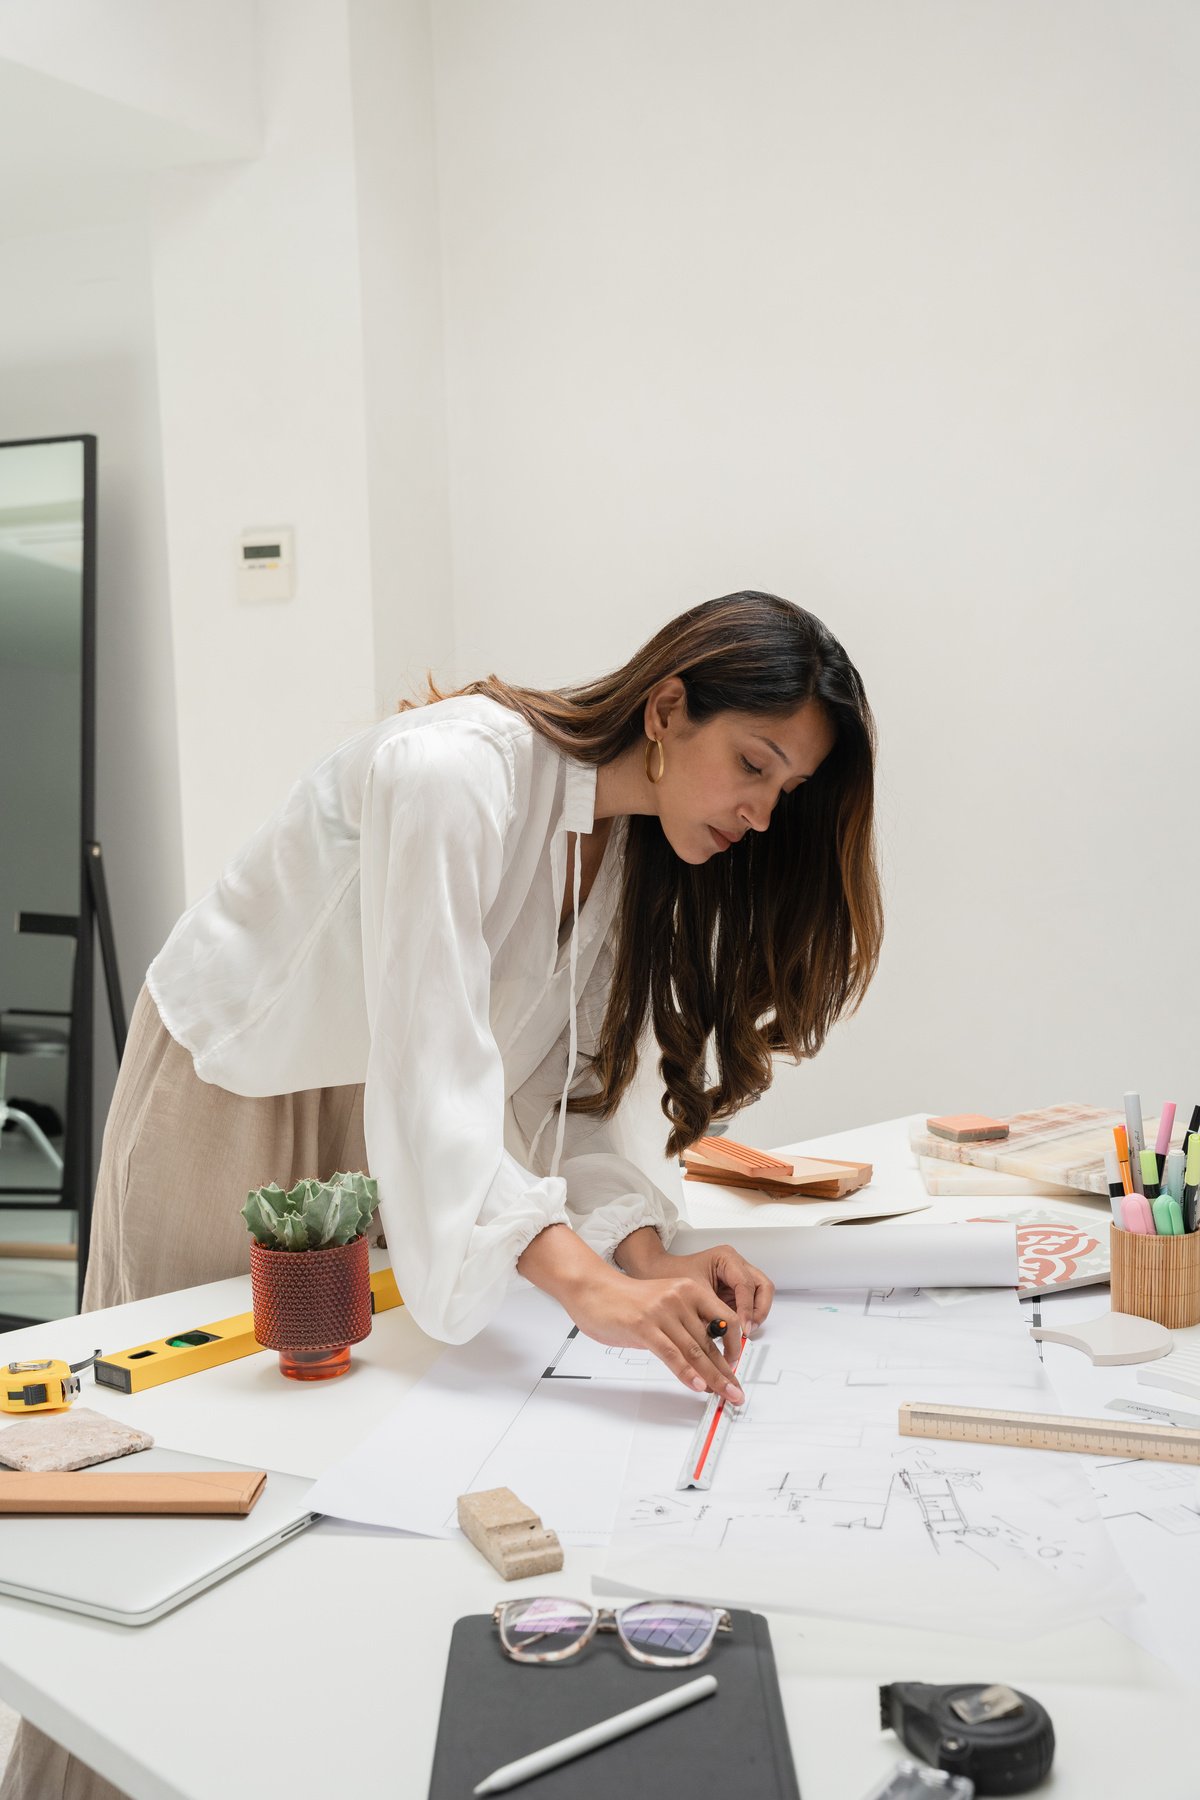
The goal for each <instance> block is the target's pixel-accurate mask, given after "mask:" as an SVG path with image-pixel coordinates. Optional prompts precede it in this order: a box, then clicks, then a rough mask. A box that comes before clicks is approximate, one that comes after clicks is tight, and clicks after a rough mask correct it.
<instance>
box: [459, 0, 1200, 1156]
mask: <svg viewBox="0 0 1200 1800" xmlns="http://www.w3.org/2000/svg"><path fill="white" fill-rule="evenodd" d="M435 19H436V35H435V42H436V50H437V55H436V65H435V66H436V79H437V91H436V109H437V125H438V149H439V181H440V192H441V202H442V229H443V241H444V246H445V252H444V254H445V261H444V284H445V308H446V354H447V382H448V418H449V445H450V477H451V493H452V519H453V553H454V567H455V607H456V646H457V665H458V673H459V674H460V675H462V676H464V677H465V676H467V675H470V674H472V673H476V672H479V671H482V670H484V669H488V668H493V667H498V668H502V669H503V670H505V671H506V672H509V673H511V674H513V675H515V676H517V677H518V678H519V679H522V680H526V681H543V682H554V681H560V680H563V679H565V678H569V677H579V676H583V675H586V674H588V673H590V672H593V671H595V670H598V669H599V668H601V667H605V666H609V665H611V664H612V663H614V662H615V661H617V660H620V659H622V658H623V657H624V656H625V655H626V654H627V653H628V651H629V650H630V649H631V648H632V647H633V646H634V645H635V644H636V643H637V642H639V641H640V640H641V639H642V638H643V637H644V636H646V635H647V634H648V633H649V632H650V631H651V630H652V629H654V628H656V627H657V626H658V625H659V624H660V623H662V622H663V621H664V620H665V619H667V618H668V617H669V616H671V614H672V613H673V612H675V611H677V610H678V609H680V608H681V607H683V606H685V605H689V604H691V603H693V602H694V601H696V600H699V599H704V598H707V597H709V596H712V595H715V594H720V593H723V592H727V591H729V590H731V589H734V588H738V587H743V586H763V587H767V588H770V589H773V590H775V591H777V592H780V593H783V594H786V595H789V596H790V597H792V598H793V599H796V600H798V601H800V602H801V603H803V604H805V605H807V606H809V607H811V608H812V609H813V610H814V611H816V612H818V613H819V614H820V615H821V616H822V617H823V618H825V619H826V621H827V622H828V623H829V624H830V626H831V627H832V628H833V629H834V630H835V631H836V632H837V634H838V635H839V636H840V637H841V638H842V640H843V641H844V643H845V644H846V646H847V648H848V650H849V651H850V653H851V655H852V656H853V657H854V659H855V660H856V661H857V663H858V665H859V667H860V669H861V671H862V673H863V676H864V679H865V681H866V685H867V690H868V693H869V694H870V696H871V698H872V701H873V703H874V706H875V709H876V712H877V714H878V719H879V726H880V735H881V745H882V749H881V757H880V772H879V774H880V807H879V816H880V827H881V836H882V855H883V866H884V873H885V877H886V882H887V893H888V937H887V943H886V947H885V954H884V961H883V965H882V969H881V972H880V975H879V977H878V980H877V982H876V984H875V986H874V988H873V989H872V991H871V993H870V995H869V997H868V1000H867V1002H866V1004H865V1006H864V1008H863V1010H862V1012H861V1014H860V1015H859V1017H858V1018H857V1019H856V1020H855V1021H854V1022H853V1023H851V1024H849V1025H843V1026H842V1027H841V1028H839V1029H838V1030H837V1031H836V1032H835V1034H834V1036H833V1037H832V1039H831V1041H830V1043H829V1045H828V1047H827V1048H826V1050H825V1051H824V1053H823V1054H822V1056H821V1057H820V1058H819V1059H818V1060H817V1061H816V1062H815V1063H814V1064H812V1065H810V1066H809V1067H807V1068H805V1069H803V1070H801V1071H798V1072H797V1071H793V1070H785V1071H783V1072H782V1073H781V1074H780V1077H779V1079H778V1081H777V1083H776V1085H775V1088H774V1089H773V1090H772V1092H771V1094H770V1096H769V1098H767V1099H765V1100H764V1101H762V1102H760V1103H759V1105H758V1106H757V1108H756V1109H754V1111H753V1112H752V1113H751V1114H749V1115H747V1116H746V1117H745V1118H744V1119H743V1120H742V1121H741V1123H740V1125H739V1129H740V1130H742V1131H744V1132H745V1134H746V1135H747V1136H749V1137H750V1138H751V1139H752V1140H755V1141H761V1142H767V1143H771V1142H776V1143H777V1142H782V1141H785V1140H787V1139H788V1138H795V1137H800V1136H803V1135H807V1134H811V1133H814V1132H817V1131H823V1130H833V1129H837V1128H840V1127H843V1126H847V1125H850V1124H852V1123H854V1122H855V1121H858V1120H861V1119H864V1118H869V1117H873V1116H889V1115H894V1114H897V1113H901V1112H906V1111H908V1110H918V1109H920V1108H922V1107H930V1108H936V1109H939V1110H943V1109H944V1110H958V1109H966V1108H970V1109H975V1108H979V1109H982V1110H985V1111H986V1110H994V1111H1007V1110H1009V1109H1012V1108H1017V1107H1021V1106H1025V1105H1037V1104H1045V1103H1048V1102H1051V1101H1056V1100H1062V1099H1069V1098H1074V1099H1083V1100H1091V1101H1095V1102H1100V1103H1113V1102H1119V1096H1120V1094H1121V1092H1122V1091H1123V1090H1124V1089H1125V1088H1127V1087H1131V1086H1139V1087H1141V1088H1142V1090H1143V1091H1144V1093H1145V1094H1146V1096H1147V1100H1148V1104H1150V1105H1151V1106H1155V1105H1157V1102H1158V1101H1159V1100H1160V1099H1161V1098H1163V1097H1173V1098H1177V1099H1178V1100H1179V1102H1180V1104H1181V1105H1183V1104H1189V1105H1190V1103H1191V1101H1192V1100H1193V1099H1196V1098H1200V1068H1198V1067H1197V1065H1196V1059H1195V1056H1194V1054H1193V1053H1192V1051H1191V1038H1192V1033H1191V1029H1190V1022H1189V1018H1188V1012H1189V1007H1188V1003H1187V1001H1186V998H1185V995H1184V993H1183V992H1182V991H1181V983H1182V982H1183V981H1184V976H1183V971H1184V970H1185V969H1186V968H1187V967H1188V966H1189V965H1190V961H1191V960H1192V956H1193V938H1194V931H1193V929H1192V903H1191V895H1192V894H1193V893H1194V892H1195V890H1196V880H1197V875H1198V874H1200V857H1198V856H1197V852H1196V848H1195V832H1194V828H1193V827H1192V825H1191V821H1192V820H1193V818H1194V815H1195V807H1196V800H1195V771H1196V756H1195V754H1194V752H1193V749H1192V745H1193V743H1194V741H1195V730H1194V726H1193V723H1192V715H1191V712H1190V707H1191V704H1192V690H1193V686H1194V678H1193V671H1194V670H1195V668H1196V665H1197V652H1198V651H1200V626H1198V625H1197V610H1196V607H1195V602H1194V594H1193V590H1194V579H1195V569H1196V550H1197V524H1196V517H1197V515H1196V508H1195V502H1194V495H1195V483H1196V473H1197V423H1196V421H1197V417H1198V416H1200V414H1198V411H1197V402H1198V400H1200V391H1198V389H1200V368H1198V364H1197V356H1196V348H1195V344H1196V339H1195V329H1194V321H1195V317H1196V302H1197V285H1198V284H1197V277H1198V274H1200V258H1198V253H1197V246H1196V238H1195V233H1194V231H1193V230H1192V228H1191V223H1190V220H1191V209H1192V185H1193V183H1192V171H1193V170H1194V168H1195V167H1196V164H1197V158H1198V156H1200V123H1198V118H1200V115H1197V112H1196V109H1195V106H1194V104H1193V96H1194V93H1195V89H1196V81H1197V75H1198V73H1200V42H1198V38H1200V23H1198V21H1197V16H1196V14H1195V12H1194V10H1192V9H1188V8H1183V7H1179V6H1176V5H1170V4H1152V5H1150V6H1146V5H1144V4H1137V5H1135V4H1132V3H1126V0H1103V4H1100V5H1097V4H1094V3H1089V4H1086V5H1085V4H1082V3H1081V0H1056V4H1054V5H1051V6H1046V5H1044V4H1043V3H1042V0H1036V3H1035V0H975V3H974V4H972V5H971V6H969V7H965V6H962V5H958V4H953V3H950V0H906V4H905V5H903V6H895V5H892V4H885V3H883V0H843V4H840V5H838V6H836V7H831V6H829V5H825V4H816V3H815V0H812V3H797V0H746V3H745V4H743V5H741V6H739V7H736V8H731V7H728V6H726V5H724V4H719V3H718V0H693V3H692V4H690V5H689V6H688V7H686V8H684V9H681V8H679V7H678V6H676V5H673V4H666V3H665V0H663V3H657V4H656V3H651V4H647V0H610V4H608V5H606V6H604V7H586V6H577V5H567V6H562V5H559V4H550V3H549V0H508V3H507V4H505V5H504V6H502V7H498V6H495V5H492V4H489V3H488V0H438V3H437V5H436V9H435ZM1193 1090H1195V1091H1193Z"/></svg>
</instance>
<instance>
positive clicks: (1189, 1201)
mask: <svg viewBox="0 0 1200 1800" xmlns="http://www.w3.org/2000/svg"><path fill="white" fill-rule="evenodd" d="M1197 1188H1200V1131H1196V1132H1193V1133H1192V1141H1191V1143H1190V1144H1189V1145H1188V1153H1187V1160H1186V1161H1185V1163H1184V1166H1183V1229H1184V1230H1185V1231H1195V1229H1196V1190H1197Z"/></svg>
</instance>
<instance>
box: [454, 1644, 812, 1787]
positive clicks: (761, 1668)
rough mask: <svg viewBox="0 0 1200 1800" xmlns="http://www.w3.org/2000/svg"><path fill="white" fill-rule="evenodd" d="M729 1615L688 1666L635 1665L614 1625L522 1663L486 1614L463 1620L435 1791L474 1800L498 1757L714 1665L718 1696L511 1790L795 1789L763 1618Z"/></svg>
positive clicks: (524, 1751)
mask: <svg viewBox="0 0 1200 1800" xmlns="http://www.w3.org/2000/svg"><path fill="white" fill-rule="evenodd" d="M730 1617H731V1619H732V1621H733V1631H732V1633H731V1634H730V1635H729V1636H728V1637H726V1636H724V1635H722V1636H721V1637H718V1638H717V1640H716V1641H715V1643H714V1644H713V1647H712V1649H711V1650H710V1652H709V1654H708V1655H707V1656H706V1657H705V1659H704V1661H703V1662H702V1663H698V1664H697V1665H696V1666H695V1667H694V1668H690V1669H647V1668H643V1667H639V1665H638V1664H636V1663H633V1662H630V1661H629V1659H628V1657H627V1656H626V1655H625V1652H624V1650H622V1648H621V1645H620V1643H619V1642H618V1640H617V1638H616V1636H615V1634H609V1633H604V1634H603V1635H600V1634H598V1635H597V1636H596V1637H594V1638H593V1639H592V1641H591V1643H590V1644H588V1645H587V1647H586V1648H585V1649H584V1650H583V1651H582V1652H581V1653H580V1655H578V1656H574V1657H572V1658H571V1659H570V1660H569V1661H568V1662H565V1663H557V1664H556V1663H550V1664H545V1663H543V1664H541V1665H528V1664H523V1663H515V1662H513V1661H512V1660H511V1659H510V1658H509V1657H507V1656H505V1655H504V1652H503V1651H502V1650H501V1648H500V1634H499V1632H498V1631H497V1629H496V1627H495V1625H494V1624H493V1623H492V1619H491V1615H490V1614H488V1613H480V1614H476V1615H473V1616H472V1617H470V1618H466V1619H459V1621H458V1623H457V1624H456V1625H455V1627H454V1633H453V1636H452V1637H451V1639H450V1658H449V1662H448V1664H447V1667H446V1684H445V1687H444V1688H443V1689H442V1714H441V1718H440V1720H439V1721H438V1734H437V1746H436V1749H435V1750H434V1755H433V1779H432V1781H431V1782H430V1785H429V1800H468V1796H469V1795H470V1794H471V1792H472V1789H473V1788H474V1787H475V1785H476V1783H477V1782H480V1781H482V1780H483V1778H484V1776H485V1775H490V1774H491V1773H492V1771H493V1769H498V1768H499V1767H500V1766H501V1764H503V1763H509V1762H515V1761H516V1759H517V1757H518V1756H528V1754H529V1753H530V1751H531V1750H540V1749H541V1748H542V1747H543V1745H545V1744H553V1743H555V1742H557V1740H558V1739H559V1738H564V1737H569V1736H570V1735H571V1733H572V1732H573V1731H582V1730H583V1728H584V1727H585V1726H586V1725H595V1724H597V1723H598V1722H599V1720H601V1719H608V1718H611V1717H612V1715H613V1713H618V1712H624V1710H625V1708H626V1707H629V1706H636V1705H637V1703H638V1701H639V1700H650V1699H652V1698H653V1697H654V1695H656V1694H660V1693H662V1691H663V1690H664V1688H671V1687H682V1686H683V1684H684V1683H685V1682H688V1681H694V1680H695V1679H696V1677H697V1675H710V1674H711V1675H715V1676H716V1678H717V1692H716V1693H715V1694H714V1695H713V1696H712V1698H711V1699H708V1700H700V1701H697V1702H696V1704H695V1705H693V1706H686V1707H684V1708H683V1709H682V1711H680V1712H677V1713H670V1714H668V1716H667V1717H666V1718H665V1719H656V1720H655V1721H654V1723H653V1724H651V1725H644V1726H643V1727H642V1728H641V1729H640V1730H639V1731H633V1732H630V1734H629V1736H628V1737H623V1738H617V1739H616V1740H615V1741H614V1742H613V1743H610V1744H603V1745H601V1747H600V1748H599V1749H597V1750H590V1751H588V1752H587V1754H586V1755H584V1756H578V1757H576V1758H575V1759H574V1761H573V1762H568V1763H563V1764H562V1766H561V1767H560V1768H557V1769H549V1770H547V1771H546V1773H545V1774H544V1775H535V1776H534V1777H533V1779H532V1780H531V1781H526V1782H523V1783H522V1784H521V1785H520V1786H519V1787H515V1788H513V1789H512V1790H511V1792H512V1793H513V1795H514V1797H515V1800H523V1797H527V1800H613V1795H614V1794H618V1795H620V1796H621V1800H669V1797H673V1796H675V1795H677V1794H684V1793H695V1794H696V1795H713V1794H726V1795H729V1796H730V1797H731V1800H733V1797H735V1796H736V1800H800V1790H799V1788H798V1787H797V1785H796V1773H795V1769H794V1767H793V1765H792V1753H791V1749H790V1747H789V1745H788V1735H787V1727H786V1725H785V1724H784V1719H783V1702H782V1700H781V1699H780V1695H779V1679H778V1677H777V1675H776V1673H775V1657H774V1654H773V1652H772V1650H771V1636H770V1633H769V1631H768V1630H767V1621H766V1620H765V1619H764V1618H763V1616H762V1614H761V1613H751V1612H731V1614H730Z"/></svg>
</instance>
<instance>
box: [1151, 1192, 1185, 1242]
mask: <svg viewBox="0 0 1200 1800" xmlns="http://www.w3.org/2000/svg"><path fill="white" fill-rule="evenodd" d="M1150 1210H1151V1212H1152V1213H1153V1214H1154V1229H1155V1231H1156V1232H1157V1233H1158V1235H1159V1237H1182V1236H1183V1214H1182V1212H1181V1211H1180V1209H1179V1202H1178V1200H1172V1198H1171V1196H1170V1194H1160V1195H1159V1196H1158V1199H1157V1200H1156V1201H1155V1202H1154V1205H1153V1206H1152V1207H1151V1209H1150Z"/></svg>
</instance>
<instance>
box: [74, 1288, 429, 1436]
mask: <svg viewBox="0 0 1200 1800" xmlns="http://www.w3.org/2000/svg"><path fill="white" fill-rule="evenodd" d="M403 1304H404V1303H403V1301H402V1300H401V1298H400V1290H399V1288H398V1287H397V1286H396V1277H395V1276H394V1275H393V1274H392V1271H391V1270H390V1269H376V1271H375V1273H374V1274H373V1275H372V1277H371V1311H372V1312H373V1313H377V1312H387V1311H388V1310H389V1308H391V1307H393V1306H402V1305H403ZM261 1349H262V1345H261V1344H260V1343H259V1342H258V1340H257V1338H256V1337H255V1335H254V1314H253V1313H252V1312H247V1313H236V1314H235V1315H234V1317H233V1318H231V1319H217V1320H216V1321H215V1322H214V1323H213V1324H211V1325H199V1326H196V1327H194V1328H193V1329H191V1330H189V1331H177V1332H175V1333H174V1334H173V1335H172V1336H171V1337H165V1338H155V1339H154V1340H153V1341H152V1342H151V1343H149V1344H138V1345H137V1346H136V1348H135V1349H133V1350H119V1351H117V1352H116V1354H115V1355H113V1356H103V1357H102V1356H100V1355H99V1353H97V1357H96V1363H95V1368H94V1371H93V1373H94V1374H95V1377H96V1380H97V1382H98V1383H99V1385H100V1386H101V1387H107V1388H115V1389H116V1391H117V1392H118V1393H120V1394H140V1393H141V1391H142V1389H143V1388H151V1387H158V1386H159V1385H160V1384H161V1383H162V1382H164V1381H175V1380H177V1379H178V1378H179V1376H181V1375H197V1374H199V1372H200V1371H201V1370H202V1369H216V1368H219V1367H220V1365H221V1364H222V1363H228V1362H236V1361H237V1359H238V1358H239V1357H240V1356H253V1355H254V1354H255V1353H256V1351H259V1350H261ZM56 1366H57V1367H62V1368H65V1367H66V1364H65V1363H63V1364H61V1365H56ZM80 1366H81V1367H82V1364H81V1365H80ZM78 1385H79V1384H78V1382H76V1390H78ZM64 1404H69V1402H64Z"/></svg>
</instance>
